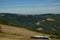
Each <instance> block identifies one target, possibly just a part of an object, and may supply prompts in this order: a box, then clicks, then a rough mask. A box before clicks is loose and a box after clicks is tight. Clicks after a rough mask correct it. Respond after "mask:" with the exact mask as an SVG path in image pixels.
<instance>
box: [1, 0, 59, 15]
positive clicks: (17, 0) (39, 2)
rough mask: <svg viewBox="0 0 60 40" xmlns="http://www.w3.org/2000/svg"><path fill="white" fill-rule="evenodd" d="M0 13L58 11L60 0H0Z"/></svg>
mask: <svg viewBox="0 0 60 40" xmlns="http://www.w3.org/2000/svg"><path fill="white" fill-rule="evenodd" d="M0 13H16V14H43V13H60V0H0Z"/></svg>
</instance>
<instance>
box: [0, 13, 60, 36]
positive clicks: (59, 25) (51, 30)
mask: <svg viewBox="0 0 60 40" xmlns="http://www.w3.org/2000/svg"><path fill="white" fill-rule="evenodd" d="M2 15H3V16H2ZM37 22H39V25H36V23H37ZM0 24H5V25H11V26H16V27H24V28H27V29H29V30H32V31H36V32H41V33H46V34H50V35H57V36H59V37H60V14H41V15H19V14H11V13H0ZM37 28H43V30H37Z"/></svg>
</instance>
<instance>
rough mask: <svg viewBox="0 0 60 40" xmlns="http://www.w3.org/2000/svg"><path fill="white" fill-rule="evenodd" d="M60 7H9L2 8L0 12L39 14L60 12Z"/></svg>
mask: <svg viewBox="0 0 60 40" xmlns="http://www.w3.org/2000/svg"><path fill="white" fill-rule="evenodd" d="M59 10H60V7H36V8H35V7H34V8H8V9H0V13H19V14H39V13H60V11H59Z"/></svg>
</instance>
